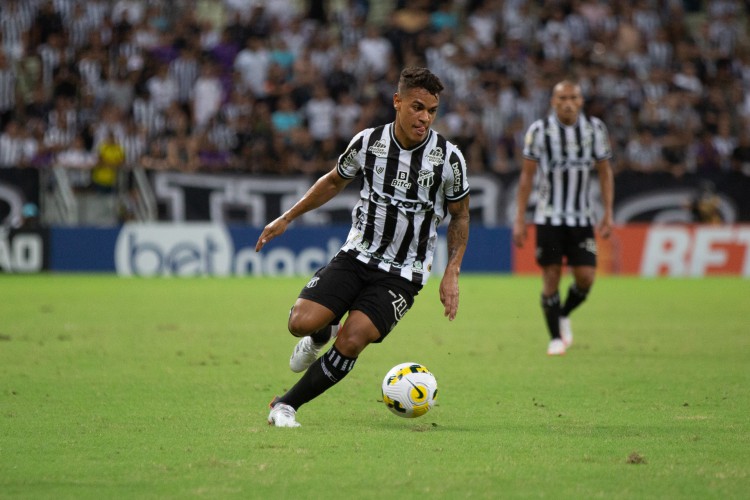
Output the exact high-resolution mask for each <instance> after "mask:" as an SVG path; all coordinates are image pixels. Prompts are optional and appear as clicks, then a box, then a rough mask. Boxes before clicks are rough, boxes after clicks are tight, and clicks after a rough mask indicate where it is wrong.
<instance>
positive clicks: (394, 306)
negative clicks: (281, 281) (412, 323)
mask: <svg viewBox="0 0 750 500" xmlns="http://www.w3.org/2000/svg"><path fill="white" fill-rule="evenodd" d="M421 288H422V286H421V285H416V284H414V283H412V282H411V281H409V280H406V279H404V278H401V277H400V276H396V275H393V274H390V273H387V272H385V271H382V270H379V269H375V268H372V267H369V266H367V265H366V264H364V263H363V262H360V261H358V260H357V259H356V258H354V257H352V256H351V255H349V254H347V253H346V252H339V253H338V254H337V255H336V256H335V257H334V258H333V259H331V262H329V263H328V264H327V265H326V266H324V267H322V268H320V269H318V271H317V272H316V273H315V275H314V276H313V277H312V278H311V279H310V281H308V282H307V285H305V287H304V288H303V289H302V291H301V292H300V294H299V296H300V298H302V299H307V300H312V301H313V302H317V303H318V304H320V305H323V306H325V307H327V308H328V309H330V310H331V311H333V313H334V314H335V315H336V321H339V322H340V321H341V319H342V318H343V316H344V315H345V314H346V313H347V312H348V311H354V310H358V311H362V312H363V313H365V314H366V315H367V317H368V318H370V320H371V321H372V322H373V324H374V325H375V327H376V328H377V329H378V331H379V332H380V338H379V339H378V340H376V342H382V341H383V339H384V338H385V336H386V335H388V333H390V331H391V330H393V328H394V327H395V326H396V324H397V323H398V322H399V321H400V320H401V318H403V317H404V315H405V314H406V312H407V311H408V310H409V309H410V308H411V306H412V305H413V304H414V298H415V297H416V296H417V294H418V293H419V291H420V290H421Z"/></svg>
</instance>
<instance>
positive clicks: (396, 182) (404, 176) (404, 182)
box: [391, 172, 411, 189]
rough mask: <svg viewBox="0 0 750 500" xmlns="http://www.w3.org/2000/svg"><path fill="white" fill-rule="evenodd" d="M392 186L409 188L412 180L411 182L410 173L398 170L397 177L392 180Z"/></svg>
mask: <svg viewBox="0 0 750 500" xmlns="http://www.w3.org/2000/svg"><path fill="white" fill-rule="evenodd" d="M391 186H393V187H397V188H404V189H409V188H410V187H411V182H409V173H408V172H397V173H396V178H395V179H393V181H392V182H391Z"/></svg>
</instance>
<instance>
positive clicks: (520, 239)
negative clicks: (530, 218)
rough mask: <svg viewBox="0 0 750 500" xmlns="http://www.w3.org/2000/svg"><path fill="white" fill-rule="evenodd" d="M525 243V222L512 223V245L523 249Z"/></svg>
mask: <svg viewBox="0 0 750 500" xmlns="http://www.w3.org/2000/svg"><path fill="white" fill-rule="evenodd" d="M525 242H526V223H525V222H514V223H513V243H514V244H515V245H516V246H517V247H518V248H521V247H523V244H524V243H525Z"/></svg>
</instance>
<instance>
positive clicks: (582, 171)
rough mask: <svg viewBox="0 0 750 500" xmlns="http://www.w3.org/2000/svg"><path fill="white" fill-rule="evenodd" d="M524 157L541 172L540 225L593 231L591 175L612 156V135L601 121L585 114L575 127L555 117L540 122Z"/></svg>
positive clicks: (529, 138)
mask: <svg viewBox="0 0 750 500" xmlns="http://www.w3.org/2000/svg"><path fill="white" fill-rule="evenodd" d="M523 156H524V157H525V158H528V159H530V160H534V161H535V162H537V164H538V168H537V179H536V183H537V201H536V212H535V214H534V223H536V224H551V225H553V226H562V225H564V226H591V225H593V224H594V214H593V209H592V208H593V207H592V205H591V200H590V196H589V184H590V183H591V173H592V172H591V171H592V169H593V168H594V166H595V165H596V163H597V162H599V161H602V160H606V159H608V158H610V157H611V156H612V152H611V149H610V145H609V134H608V132H607V128H606V126H605V125H604V123H603V122H602V121H601V120H599V119H598V118H594V117H587V116H585V115H584V114H580V115H579V117H578V121H577V122H576V123H575V124H574V125H571V126H567V125H563V124H562V123H560V121H559V120H558V119H557V117H556V116H555V114H554V113H553V114H552V115H550V116H549V117H547V118H544V119H540V120H537V121H535V122H534V123H532V124H531V126H530V127H529V130H528V131H527V132H526V139H525V141H524V148H523Z"/></svg>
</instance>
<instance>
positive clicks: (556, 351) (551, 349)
mask: <svg viewBox="0 0 750 500" xmlns="http://www.w3.org/2000/svg"><path fill="white" fill-rule="evenodd" d="M564 354H565V342H563V341H562V339H552V340H550V342H549V346H548V347H547V356H562V355H564Z"/></svg>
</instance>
